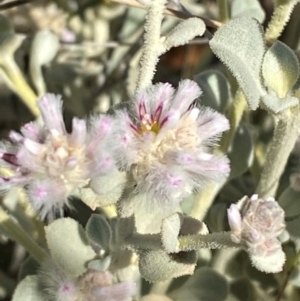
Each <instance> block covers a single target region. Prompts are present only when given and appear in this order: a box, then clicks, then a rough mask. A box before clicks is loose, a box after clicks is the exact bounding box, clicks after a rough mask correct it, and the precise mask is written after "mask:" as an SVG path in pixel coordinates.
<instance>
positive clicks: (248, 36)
mask: <svg viewBox="0 0 300 301" xmlns="http://www.w3.org/2000/svg"><path fill="white" fill-rule="evenodd" d="M209 44H210V47H211V49H212V51H213V52H214V53H215V54H216V55H217V56H218V57H219V58H220V60H221V61H222V62H223V63H224V64H225V65H227V67H228V68H229V69H230V71H231V72H232V74H233V75H234V76H235V77H236V79H237V81H238V83H239V85H240V87H241V88H242V90H243V92H244V94H245V95H246V97H247V101H248V103H249V106H250V108H251V109H252V110H254V109H256V108H257V107H258V105H259V101H260V97H261V95H264V94H266V92H265V90H264V88H263V86H262V84H261V82H260V73H261V65H262V60H263V56H264V53H265V43H264V34H263V29H262V27H261V25H260V24H259V22H258V21H256V20H254V19H252V18H249V17H243V18H238V19H235V20H232V21H230V22H229V23H227V24H225V25H224V26H222V27H221V28H220V29H219V30H218V31H217V32H216V34H215V36H214V37H213V39H212V40H211V41H210V43H209Z"/></svg>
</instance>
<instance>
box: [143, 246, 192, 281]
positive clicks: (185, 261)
mask: <svg viewBox="0 0 300 301" xmlns="http://www.w3.org/2000/svg"><path fill="white" fill-rule="evenodd" d="M196 260H197V258H196V252H195V251H190V252H179V253H176V254H167V253H166V252H165V251H163V250H155V251H142V252H140V260H139V267H140V273H141V276H142V277H143V278H145V279H146V280H148V281H150V282H158V281H165V280H168V279H171V278H174V277H175V278H176V277H180V276H183V275H191V274H193V272H194V269H195V265H196Z"/></svg>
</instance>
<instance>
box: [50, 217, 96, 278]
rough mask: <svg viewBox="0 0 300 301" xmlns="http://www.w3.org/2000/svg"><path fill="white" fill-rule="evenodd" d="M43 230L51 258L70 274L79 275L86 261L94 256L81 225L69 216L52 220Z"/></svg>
mask: <svg viewBox="0 0 300 301" xmlns="http://www.w3.org/2000/svg"><path fill="white" fill-rule="evenodd" d="M45 232H46V240H47V244H48V248H49V250H50V253H51V256H52V258H53V259H54V261H55V262H56V263H57V264H58V265H59V266H60V267H61V268H62V269H63V270H64V271H65V272H66V273H68V274H69V275H71V276H79V275H81V274H82V273H83V272H84V271H85V270H86V264H87V262H88V261H90V260H92V259H93V258H94V257H95V256H96V253H95V252H94V250H93V249H92V247H91V246H89V243H88V239H87V237H86V234H85V232H84V230H83V228H82V226H81V225H80V224H78V223H77V222H76V221H75V220H73V219H71V218H61V219H58V220H56V221H54V222H53V223H51V224H50V225H49V226H47V227H46V228H45Z"/></svg>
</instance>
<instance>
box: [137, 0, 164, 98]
mask: <svg viewBox="0 0 300 301" xmlns="http://www.w3.org/2000/svg"><path fill="white" fill-rule="evenodd" d="M166 2H167V0H155V1H152V2H151V5H150V7H149V11H148V14H147V16H146V24H145V35H144V46H143V49H142V57H141V60H140V70H139V75H138V80H137V86H136V92H139V91H141V90H143V89H145V88H146V87H148V86H149V85H151V82H152V78H153V76H154V72H155V68H156V64H157V62H158V57H159V54H160V53H161V45H160V30H161V22H162V20H163V17H164V8H165V4H166Z"/></svg>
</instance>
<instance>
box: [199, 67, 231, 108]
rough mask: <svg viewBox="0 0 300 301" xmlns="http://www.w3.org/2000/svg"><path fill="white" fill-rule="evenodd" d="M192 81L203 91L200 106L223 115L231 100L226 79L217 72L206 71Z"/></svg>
mask: <svg viewBox="0 0 300 301" xmlns="http://www.w3.org/2000/svg"><path fill="white" fill-rule="evenodd" d="M194 80H195V81H196V82H197V84H198V85H199V86H200V88H201V90H202V91H203V94H202V96H201V104H202V105H204V106H208V107H211V108H213V109H215V110H216V111H219V112H221V113H224V112H225V109H226V108H227V106H228V105H229V103H230V102H231V100H232V95H231V91H230V85H229V82H228V80H227V78H226V77H225V76H224V75H223V74H222V73H221V72H219V71H216V70H208V71H204V72H201V73H199V74H197V75H195V76H194Z"/></svg>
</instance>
